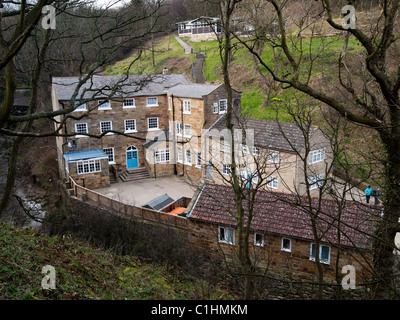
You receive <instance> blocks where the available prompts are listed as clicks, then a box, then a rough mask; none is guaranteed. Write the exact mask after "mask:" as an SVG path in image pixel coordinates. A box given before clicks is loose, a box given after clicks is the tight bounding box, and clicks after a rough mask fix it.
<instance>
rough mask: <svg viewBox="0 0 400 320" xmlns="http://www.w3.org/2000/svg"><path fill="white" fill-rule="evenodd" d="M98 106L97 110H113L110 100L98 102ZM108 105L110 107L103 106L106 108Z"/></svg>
mask: <svg viewBox="0 0 400 320" xmlns="http://www.w3.org/2000/svg"><path fill="white" fill-rule="evenodd" d="M97 104H98V107H97V110H111V109H112V108H111V102H110V100H98V101H97ZM107 104H108V107H102V105H105V106H106V105H107Z"/></svg>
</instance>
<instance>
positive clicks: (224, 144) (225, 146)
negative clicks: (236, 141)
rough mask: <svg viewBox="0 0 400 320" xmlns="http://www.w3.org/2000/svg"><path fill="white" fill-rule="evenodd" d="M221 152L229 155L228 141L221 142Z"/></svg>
mask: <svg viewBox="0 0 400 320" xmlns="http://www.w3.org/2000/svg"><path fill="white" fill-rule="evenodd" d="M221 152H224V153H231V145H230V143H229V141H226V140H221Z"/></svg>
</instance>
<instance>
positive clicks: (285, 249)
mask: <svg viewBox="0 0 400 320" xmlns="http://www.w3.org/2000/svg"><path fill="white" fill-rule="evenodd" d="M284 240H289V244H290V248H289V249H287V248H284V247H283V241H284ZM281 251H285V252H292V239H289V238H282V240H281Z"/></svg>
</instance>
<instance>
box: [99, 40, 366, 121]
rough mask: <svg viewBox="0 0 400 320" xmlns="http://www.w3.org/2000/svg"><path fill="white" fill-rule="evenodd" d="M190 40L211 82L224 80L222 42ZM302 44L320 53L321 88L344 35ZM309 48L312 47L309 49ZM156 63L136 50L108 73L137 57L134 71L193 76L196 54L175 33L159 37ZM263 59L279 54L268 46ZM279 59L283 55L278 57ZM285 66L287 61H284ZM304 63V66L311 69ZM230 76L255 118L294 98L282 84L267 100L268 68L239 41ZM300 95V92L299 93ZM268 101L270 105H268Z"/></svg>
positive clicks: (316, 70)
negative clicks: (185, 48) (202, 57)
mask: <svg viewBox="0 0 400 320" xmlns="http://www.w3.org/2000/svg"><path fill="white" fill-rule="evenodd" d="M184 40H186V42H187V43H189V44H190V45H191V46H192V47H193V49H194V51H195V52H198V51H201V52H204V53H205V54H206V60H205V63H204V69H203V72H204V75H205V77H206V80H207V82H222V80H223V76H222V73H221V62H220V55H219V43H218V41H207V42H190V41H188V39H185V38H184ZM302 46H303V47H304V48H306V49H305V50H304V52H303V53H302V54H303V55H307V54H308V55H309V56H314V55H316V54H318V55H319V57H318V59H315V60H313V71H312V75H313V79H315V80H312V81H314V82H315V84H316V88H318V84H319V83H321V85H324V83H325V82H326V81H329V80H330V77H332V74H334V73H332V72H333V70H334V68H335V67H336V64H337V61H336V60H337V59H333V58H334V57H336V56H337V55H338V54H339V53H340V52H341V51H342V47H343V38H342V37H341V36H332V37H329V38H323V39H318V40H316V39H314V40H313V41H312V43H311V42H310V40H309V39H304V40H303V43H302ZM349 48H350V50H355V51H356V50H358V48H359V46H358V45H357V42H356V41H355V40H354V39H350V41H349ZM307 50H310V51H309V52H307ZM154 51H155V54H154V60H155V66H154V67H153V62H152V55H151V51H150V48H149V49H148V50H146V51H143V52H142V54H141V56H140V57H138V53H137V52H134V53H133V54H132V56H131V57H129V58H127V59H125V60H121V61H119V62H117V63H115V64H113V65H111V66H108V67H107V68H106V69H105V73H106V74H108V75H118V74H123V73H124V72H126V71H127V70H128V68H129V65H130V63H132V62H133V61H134V60H135V59H137V60H136V61H135V62H134V63H133V64H132V66H131V67H130V68H129V73H130V74H151V73H162V69H163V67H164V66H166V67H168V70H169V72H170V73H183V74H185V75H186V76H187V77H188V78H189V79H191V80H192V81H193V79H192V77H191V62H192V61H193V59H194V55H185V54H183V49H182V47H181V46H180V45H179V43H178V42H177V41H176V40H175V39H174V37H173V36H172V35H169V36H165V37H163V38H161V39H159V40H158V43H157V44H156V45H155V50H154ZM261 56H262V58H263V59H264V60H265V61H266V62H267V63H268V64H270V65H272V64H273V63H274V60H275V57H274V53H273V52H272V50H271V49H270V48H269V47H267V46H265V49H264V50H263V52H262V55H261ZM278 59H279V58H278ZM282 65H283V67H281V68H282V69H283V68H284V66H285V64H284V63H283V64H282ZM307 67H308V66H307V65H304V68H307ZM230 75H231V79H232V84H233V87H234V88H235V89H236V90H239V91H241V92H242V108H243V111H244V112H245V113H246V114H247V115H248V116H249V117H253V118H263V119H270V120H275V119H276V116H277V113H276V111H277V110H279V102H280V101H283V102H291V101H293V100H294V90H291V89H286V90H282V89H281V87H280V86H277V85H275V88H274V90H272V91H271V94H270V96H269V101H266V97H267V91H266V89H265V88H267V87H268V85H267V84H266V81H268V79H269V76H268V75H266V70H265V68H263V67H261V68H259V67H258V65H257V64H256V63H255V61H254V57H253V56H252V55H251V54H250V53H249V52H248V51H247V50H246V49H245V48H244V46H243V45H241V44H240V43H238V42H237V41H236V43H235V51H234V52H233V57H232V61H231V66H230ZM297 95H299V93H298V92H297ZM267 104H268V107H266V105H267ZM279 119H280V120H281V121H290V117H289V116H288V115H287V114H286V113H283V112H280V113H279Z"/></svg>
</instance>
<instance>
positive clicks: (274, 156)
mask: <svg viewBox="0 0 400 320" xmlns="http://www.w3.org/2000/svg"><path fill="white" fill-rule="evenodd" d="M267 161H268V162H272V163H279V151H275V150H268V155H267Z"/></svg>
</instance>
